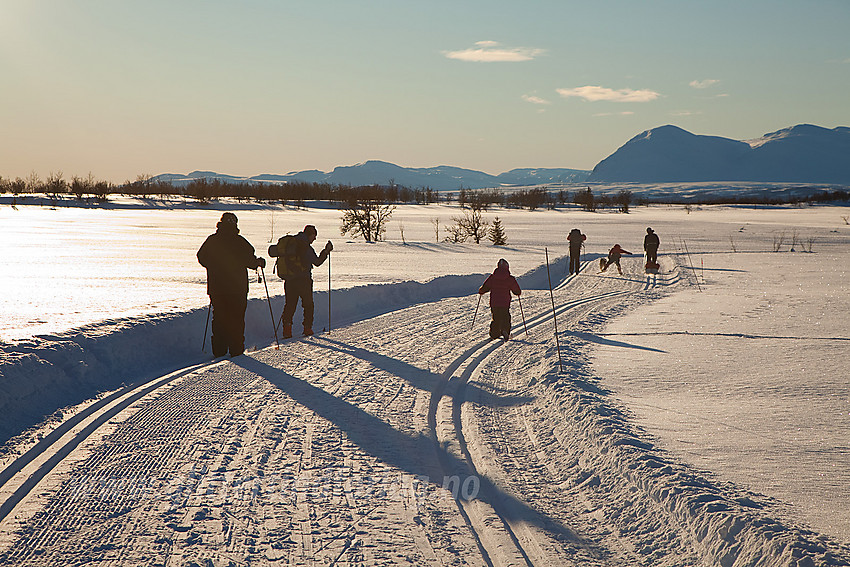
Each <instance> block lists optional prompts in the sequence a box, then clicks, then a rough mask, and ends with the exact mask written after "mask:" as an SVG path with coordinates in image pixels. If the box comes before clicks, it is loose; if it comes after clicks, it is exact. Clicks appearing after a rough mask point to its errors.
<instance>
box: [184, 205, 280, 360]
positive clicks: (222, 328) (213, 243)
mask: <svg viewBox="0 0 850 567" xmlns="http://www.w3.org/2000/svg"><path fill="white" fill-rule="evenodd" d="M237 222H238V219H237V218H236V215H234V214H233V213H224V214H223V215H221V220H220V221H219V222H218V225H217V230H216V231H215V234H211V235H210V236H209V237H207V239H206V240H205V241H204V243H203V244H202V245H201V248H200V249H199V250H198V262H200V263H201V265H202V266H203V267H205V268H206V269H207V294H209V296H210V303H211V304H212V312H213V320H212V351H213V356H215V357H219V356H224V355H226V354H227V353H228V351H229V352H230V356H239V355H240V354H242V353H243V352H244V351H245V310H246V309H247V307H248V270H249V269H251V270H255V269H257V268H265V267H266V260H265V259H264V258H258V257H256V256H255V255H254V247H253V246H251V244H250V243H249V242H248V241H247V240H245V238H244V237H242V236H240V234H239V228H238V226H237Z"/></svg>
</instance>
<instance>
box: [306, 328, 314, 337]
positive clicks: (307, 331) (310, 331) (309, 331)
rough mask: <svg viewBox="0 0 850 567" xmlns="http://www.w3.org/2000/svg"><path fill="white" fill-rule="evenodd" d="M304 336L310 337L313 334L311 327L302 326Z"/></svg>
mask: <svg viewBox="0 0 850 567" xmlns="http://www.w3.org/2000/svg"><path fill="white" fill-rule="evenodd" d="M304 336H305V337H312V336H313V328H312V327H304Z"/></svg>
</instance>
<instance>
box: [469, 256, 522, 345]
mask: <svg viewBox="0 0 850 567" xmlns="http://www.w3.org/2000/svg"><path fill="white" fill-rule="evenodd" d="M488 291H489V292H490V312H491V314H492V317H493V320H492V321H491V322H490V338H491V339H498V338H499V337H502V338H503V339H505V340H506V341H507V340H508V339H510V338H511V293H513V294H514V295H517V296H518V295H520V294H521V293H522V290H521V289H520V288H519V284H518V283H517V281H516V278H515V277H513V276H512V275H511V271H510V266H508V261H507V260H505V259H504V258H503V259H501V260H499V262H498V264H497V266H496V270H495V271H494V272H493V273H492V274H490V275H489V276H488V277H487V279H486V280H485V281H484V284H483V285H482V286H481V287H480V288H479V289H478V294H479V295H484V294H485V293H487V292H488Z"/></svg>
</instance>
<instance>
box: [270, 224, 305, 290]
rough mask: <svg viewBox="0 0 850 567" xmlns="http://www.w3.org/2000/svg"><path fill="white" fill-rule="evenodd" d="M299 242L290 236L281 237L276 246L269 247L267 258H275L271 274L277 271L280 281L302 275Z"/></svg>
mask: <svg viewBox="0 0 850 567" xmlns="http://www.w3.org/2000/svg"><path fill="white" fill-rule="evenodd" d="M299 244H300V242H298V239H297V238H295V236H294V235H292V234H287V235H284V236H281V237H280V239H278V241H277V244H272V245H271V246H269V256H271V257H272V258H275V257H276V258H277V261H276V262H275V263H274V269H273V270H272V273H274V272H275V271H277V275H278V277H279V278H280V279H282V280H285V279H286V278H287V277H289V276H293V275H296V274H301V273H304V262H303V261H302V260H301V254H299V251H300V248H301V247H300V246H299Z"/></svg>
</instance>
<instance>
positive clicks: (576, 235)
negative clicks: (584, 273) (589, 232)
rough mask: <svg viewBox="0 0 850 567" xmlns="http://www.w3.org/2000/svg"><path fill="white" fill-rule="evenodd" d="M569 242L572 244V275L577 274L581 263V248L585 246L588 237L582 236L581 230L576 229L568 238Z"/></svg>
mask: <svg viewBox="0 0 850 567" xmlns="http://www.w3.org/2000/svg"><path fill="white" fill-rule="evenodd" d="M567 240H569V242H570V274H573V273H575V274H577V273H578V270H579V265H580V263H581V247H582V246H584V241H585V240H587V236H585V235H584V234H582V233H581V231H580V230H579V229H577V228H574V229H572V230H571V231H570V234H569V235H568V236H567Z"/></svg>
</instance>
